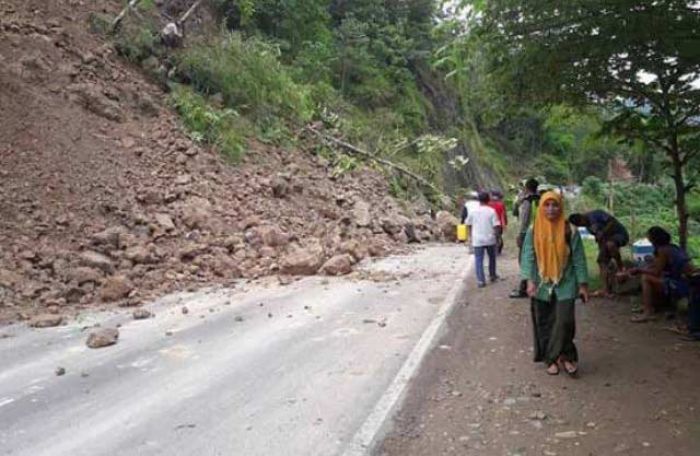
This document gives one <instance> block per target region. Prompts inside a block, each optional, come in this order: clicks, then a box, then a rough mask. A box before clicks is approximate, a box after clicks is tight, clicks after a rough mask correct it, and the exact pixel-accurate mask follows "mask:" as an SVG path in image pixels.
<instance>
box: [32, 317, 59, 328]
mask: <svg viewBox="0 0 700 456" xmlns="http://www.w3.org/2000/svg"><path fill="white" fill-rule="evenodd" d="M61 323H63V317H62V316H60V315H52V314H43V315H37V316H36V317H34V318H32V319H31V320H30V321H29V326H31V327H32V328H52V327H54V326H58V325H60V324H61Z"/></svg>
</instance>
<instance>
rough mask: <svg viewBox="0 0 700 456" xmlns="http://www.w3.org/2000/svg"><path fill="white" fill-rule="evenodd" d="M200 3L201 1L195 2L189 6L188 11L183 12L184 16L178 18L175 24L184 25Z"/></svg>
mask: <svg viewBox="0 0 700 456" xmlns="http://www.w3.org/2000/svg"><path fill="white" fill-rule="evenodd" d="M200 3H202V0H197V1H196V2H194V3H193V4H192V6H190V9H188V10H187V11H186V12H185V14H183V15H182V17H180V20H179V21H177V24H178V25H180V24H182V23H184V22H185V21H186V20H187V18H188V17H190V14H192V13H193V12H194V10H196V9H197V7H198V6H199V5H200Z"/></svg>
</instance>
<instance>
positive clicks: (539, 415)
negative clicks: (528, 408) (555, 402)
mask: <svg viewBox="0 0 700 456" xmlns="http://www.w3.org/2000/svg"><path fill="white" fill-rule="evenodd" d="M530 419H531V420H538V421H543V420H546V419H547V414H546V413H544V412H543V411H542V410H538V411H536V412H533V413H532V414H530Z"/></svg>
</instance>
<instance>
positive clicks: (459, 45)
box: [93, 0, 700, 254]
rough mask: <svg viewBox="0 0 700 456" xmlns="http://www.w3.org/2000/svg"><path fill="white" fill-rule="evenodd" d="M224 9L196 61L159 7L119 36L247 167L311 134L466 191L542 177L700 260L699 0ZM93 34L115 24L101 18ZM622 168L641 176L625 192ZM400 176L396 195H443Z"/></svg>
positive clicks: (311, 1) (197, 131)
mask: <svg viewBox="0 0 700 456" xmlns="http://www.w3.org/2000/svg"><path fill="white" fill-rule="evenodd" d="M210 5H213V6H214V9H213V12H214V14H215V16H216V17H217V20H218V23H217V24H210V25H209V27H208V28H207V29H206V30H204V31H203V32H202V33H199V34H198V33H191V34H188V36H187V37H186V43H185V44H186V45H185V47H184V48H182V49H176V50H172V49H164V48H163V47H162V46H161V45H160V43H159V40H158V33H157V32H158V30H160V28H161V27H162V24H161V23H159V22H158V21H159V16H158V14H157V8H155V7H154V6H153V5H151V4H149V5H146V6H149V8H147V10H146V11H143V15H142V16H143V18H139V17H137V16H135V15H134V16H130V17H129V20H128V21H125V22H124V24H123V26H122V28H121V30H120V32H119V33H118V34H117V35H116V36H114V38H113V39H114V41H115V46H116V48H117V49H118V50H119V52H120V53H121V54H122V55H123V56H124V57H125V58H127V59H129V60H130V61H131V62H133V63H135V64H139V65H143V66H144V67H148V68H149V69H151V70H154V69H155V68H158V70H157V71H151V72H152V73H154V72H155V74H157V75H158V77H159V78H160V80H161V82H165V83H166V84H167V85H169V86H170V87H171V89H172V95H171V101H172V103H173V106H174V107H175V108H176V109H177V111H178V112H179V113H180V114H181V115H182V117H183V121H184V123H185V125H186V126H187V128H188V129H189V130H190V131H191V134H192V137H193V138H195V139H197V140H199V141H203V142H207V143H211V144H214V145H216V147H218V148H219V149H220V150H221V151H222V153H224V154H226V155H227V156H228V157H231V158H232V159H233V160H234V161H235V160H237V159H238V158H240V157H241V155H242V154H243V153H245V149H246V139H247V138H250V137H253V136H255V137H257V138H259V139H261V140H263V141H266V142H274V143H278V144H291V143H293V142H294V141H296V139H297V138H298V137H299V134H300V132H301V131H302V129H303V127H305V126H308V125H309V124H312V125H314V126H316V127H318V128H320V129H322V130H323V131H324V132H325V133H328V134H330V135H333V136H335V137H338V138H342V139H343V140H345V141H346V142H349V143H351V144H354V145H356V146H358V147H360V148H362V149H364V150H366V151H368V152H370V153H374V154H376V155H378V156H380V157H383V158H385V159H388V160H391V161H393V162H395V163H398V164H401V165H403V166H406V167H408V168H409V169H411V170H412V171H413V172H415V173H417V174H419V175H421V176H423V177H424V178H426V179H428V180H429V181H430V182H432V183H434V184H436V185H437V186H439V187H442V188H444V189H445V191H446V193H447V194H449V195H452V196H459V192H460V191H461V190H462V189H464V188H470V189H474V188H493V187H501V188H506V187H507V186H508V184H510V183H514V182H516V181H518V180H520V179H521V178H523V177H527V176H529V175H536V176H542V177H543V178H544V179H545V180H547V181H548V182H551V183H556V184H581V185H583V187H584V196H583V198H582V199H581V200H580V201H579V202H577V207H579V208H580V209H582V210H583V209H592V208H597V207H603V208H604V207H607V205H608V204H609V201H610V195H612V202H613V208H612V210H613V211H614V212H615V214H616V215H617V216H618V217H620V218H621V219H622V220H623V222H624V223H626V224H627V226H628V227H630V230H631V231H632V235H633V237H640V236H642V235H643V232H644V231H645V230H646V229H647V228H648V226H650V225H651V224H661V225H662V226H665V227H667V228H669V229H672V230H674V231H677V232H678V233H679V242H681V243H683V242H685V237H686V235H685V234H684V233H686V234H688V235H689V239H688V240H687V243H688V245H689V247H690V249H691V251H693V252H695V253H696V254H697V252H700V245H699V244H700V241H698V235H700V228H699V224H700V193H698V191H697V190H696V189H694V188H693V187H692V184H693V183H694V182H695V180H696V178H697V177H698V176H699V175H700V174H699V172H698V171H697V170H699V169H700V159H698V156H697V155H698V152H699V151H700V137H699V135H698V122H697V118H698V116H699V115H700V108H699V106H700V99H698V97H700V91H698V90H697V89H696V88H694V86H693V85H692V84H691V82H692V77H690V76H692V75H693V74H695V75H696V76H697V74H700V67H699V66H698V65H700V55H699V54H698V52H700V51H698V49H700V45H699V44H700V43H698V41H700V39H698V35H697V34H696V33H692V30H695V29H697V27H698V26H699V24H698V20H699V19H698V15H697V14H695V13H693V12H691V11H690V10H691V9H692V8H690V7H689V6H688V5H689V2H688V1H681V0H669V1H668V2H655V1H652V0H630V1H629V2H609V4H606V8H604V9H601V8H600V7H599V5H597V4H596V3H595V2H593V3H591V2H587V1H584V0H572V1H571V2H568V3H566V4H563V3H561V2H547V1H545V0H534V1H532V2H520V1H516V0H493V1H489V2H484V1H483V0H471V1H470V0H465V1H458V2H446V3H445V2H439V1H437V0H411V1H386V2H374V1H370V0H356V1H352V2H339V1H331V0H305V1H303V2H302V1H299V0H244V1H234V0H212V2H210ZM93 22H94V24H93V29H94V30H95V31H101V30H104V28H105V21H104V19H103V18H102V19H101V18H97V17H96V18H95V20H94V21H93ZM652 31H653V33H651V32H652ZM188 33H189V32H188ZM655 37H656V38H655ZM657 38H658V39H657ZM154 60H155V65H154ZM611 68H614V71H610V69H611ZM164 73H166V74H164ZM316 151H317V153H321V154H324V155H325V156H327V157H328V158H329V159H330V160H331V163H332V164H333V166H334V169H335V172H336V173H344V172H348V171H349V170H352V169H356V168H357V167H359V166H363V163H362V162H361V161H360V159H358V158H357V157H354V156H348V155H345V154H344V153H343V151H342V150H340V149H337V150H330V149H329V148H328V147H327V146H320V145H319V146H318V147H316ZM613 162H614V163H622V166H623V167H624V168H625V169H626V171H627V172H629V173H631V175H632V182H629V181H627V183H620V182H615V183H614V184H610V181H611V180H613V179H611V178H613V177H615V176H612V175H611V172H610V169H611V163H613ZM364 165H365V166H366V165H367V163H365V164H364ZM387 174H388V176H387V177H388V179H389V182H390V187H391V189H392V192H393V193H394V194H395V195H397V196H401V197H406V198H409V197H411V196H414V195H415V194H416V193H417V192H419V191H420V192H422V193H429V191H428V190H427V189H425V188H420V187H419V186H417V185H416V183H415V182H413V181H411V180H410V179H406V178H405V177H404V176H402V175H400V174H394V173H392V172H391V171H389V170H387ZM669 175H670V176H671V177H670V179H669V177H668V176H669ZM628 177H629V176H628ZM630 195H634V197H630ZM428 196H429V198H432V199H433V200H436V198H434V197H435V196H436V195H432V194H429V195H428ZM676 202H678V204H677V205H676V210H675V213H674V209H673V207H674V204H675V203H676Z"/></svg>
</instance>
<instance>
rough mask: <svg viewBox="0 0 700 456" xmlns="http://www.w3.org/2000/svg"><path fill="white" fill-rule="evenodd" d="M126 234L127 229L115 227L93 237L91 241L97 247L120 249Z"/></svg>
mask: <svg viewBox="0 0 700 456" xmlns="http://www.w3.org/2000/svg"><path fill="white" fill-rule="evenodd" d="M125 234H126V229H124V228H123V227H121V226H113V227H110V228H107V229H105V230H102V231H100V232H99V233H95V234H93V235H92V238H91V241H92V243H93V244H95V245H99V246H103V247H105V248H107V249H109V250H114V249H118V248H120V242H119V240H120V238H121V237H122V236H123V235H125Z"/></svg>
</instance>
